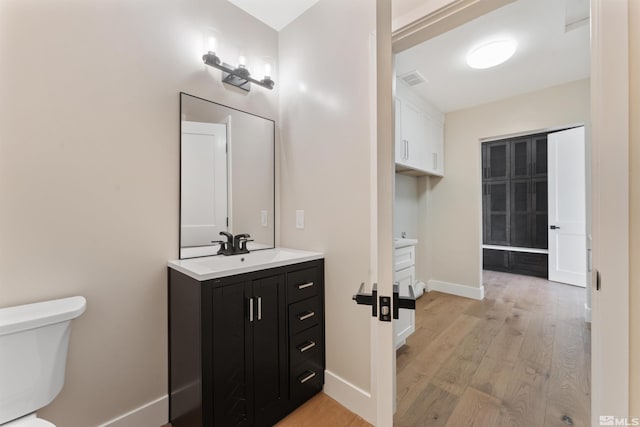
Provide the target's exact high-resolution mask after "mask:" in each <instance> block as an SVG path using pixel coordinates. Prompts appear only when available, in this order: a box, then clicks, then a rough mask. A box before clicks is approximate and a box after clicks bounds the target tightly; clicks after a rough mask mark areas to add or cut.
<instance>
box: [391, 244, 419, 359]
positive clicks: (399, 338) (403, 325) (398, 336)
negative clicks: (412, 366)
mask: <svg viewBox="0 0 640 427" xmlns="http://www.w3.org/2000/svg"><path fill="white" fill-rule="evenodd" d="M415 253H416V247H415V246H414V245H411V246H404V247H399V248H396V250H395V273H394V276H395V281H396V282H397V283H398V291H399V292H400V295H401V296H407V295H409V287H410V286H413V284H414V283H415V281H416V267H415ZM415 330H416V312H415V310H400V311H399V318H398V319H396V320H394V323H393V331H394V341H395V345H396V349H398V348H400V347H402V346H403V345H404V344H405V343H406V341H407V338H408V337H409V336H410V335H411V334H412V333H414V332H415Z"/></svg>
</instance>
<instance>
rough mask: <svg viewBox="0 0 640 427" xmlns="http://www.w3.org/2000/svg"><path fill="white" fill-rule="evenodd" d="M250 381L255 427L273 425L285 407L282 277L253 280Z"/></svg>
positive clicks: (285, 379)
mask: <svg viewBox="0 0 640 427" xmlns="http://www.w3.org/2000/svg"><path fill="white" fill-rule="evenodd" d="M252 292H253V294H252V297H253V300H254V310H255V313H254V317H253V322H251V324H252V334H253V345H252V350H253V355H252V356H253V381H254V399H255V403H254V406H255V412H256V425H272V424H274V423H275V421H277V420H278V419H279V416H280V415H281V414H282V411H283V407H284V406H285V405H286V404H287V388H286V384H287V354H286V353H287V336H286V323H285V319H286V316H285V311H284V307H285V304H286V300H285V290H284V278H283V276H282V275H277V276H270V277H266V278H264V279H259V280H254V282H253V289H252Z"/></svg>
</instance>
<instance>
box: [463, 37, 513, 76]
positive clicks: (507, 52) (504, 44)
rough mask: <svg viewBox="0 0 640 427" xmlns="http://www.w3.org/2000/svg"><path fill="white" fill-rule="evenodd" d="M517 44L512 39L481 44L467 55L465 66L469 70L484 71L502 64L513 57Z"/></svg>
mask: <svg viewBox="0 0 640 427" xmlns="http://www.w3.org/2000/svg"><path fill="white" fill-rule="evenodd" d="M516 47H518V43H517V42H516V41H515V40H513V39H501V40H493V41H490V42H488V43H484V44H481V45H480V46H477V47H475V48H473V49H471V50H470V51H469V53H467V64H468V65H469V67H471V68H476V69H480V70H482V69H485V68H491V67H495V66H496V65H499V64H502V63H503V62H505V61H506V60H508V59H509V58H511V57H512V56H513V54H514V53H515V52H516Z"/></svg>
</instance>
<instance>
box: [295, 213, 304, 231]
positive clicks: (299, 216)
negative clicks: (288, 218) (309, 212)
mask: <svg viewBox="0 0 640 427" xmlns="http://www.w3.org/2000/svg"><path fill="white" fill-rule="evenodd" d="M296 228H299V229H303V228H304V211H296Z"/></svg>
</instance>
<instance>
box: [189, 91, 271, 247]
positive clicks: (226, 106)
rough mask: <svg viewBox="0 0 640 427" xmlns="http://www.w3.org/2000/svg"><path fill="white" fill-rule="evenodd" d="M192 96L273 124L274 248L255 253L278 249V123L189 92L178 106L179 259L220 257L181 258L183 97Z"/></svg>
mask: <svg viewBox="0 0 640 427" xmlns="http://www.w3.org/2000/svg"><path fill="white" fill-rule="evenodd" d="M183 95H186V96H190V97H191V98H195V99H198V100H201V101H205V102H209V103H211V104H215V105H217V106H220V107H224V108H228V109H230V110H233V111H237V112H240V113H244V114H248V115H250V116H254V117H257V118H260V119H263V120H268V121H270V122H271V123H273V135H272V143H271V145H272V147H273V159H272V161H273V246H271V247H269V248H261V249H254V250H252V251H251V252H253V251H263V250H266V249H273V248H275V247H276V223H277V212H276V121H275V120H272V119H269V118H267V117H263V116H260V115H258V114H254V113H250V112H248V111H244V110H240V109H238V108H234V107H230V106H228V105H224V104H220V103H219V102H215V101H211V100H210V99H206V98H202V97H200V96H196V95H192V94H190V93H187V92H182V91H180V92H179V93H178V104H179V115H178V118H179V122H178V133H179V141H180V144H179V148H180V150H179V151H180V152H179V153H178V175H179V179H178V259H194V258H204V257H210V256H218V255H217V254H212V255H199V256H191V257H183V256H181V255H182V254H181V251H182V96H183ZM228 174H229V168H227V175H228ZM228 203H229V199H228V197H227V204H228Z"/></svg>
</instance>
